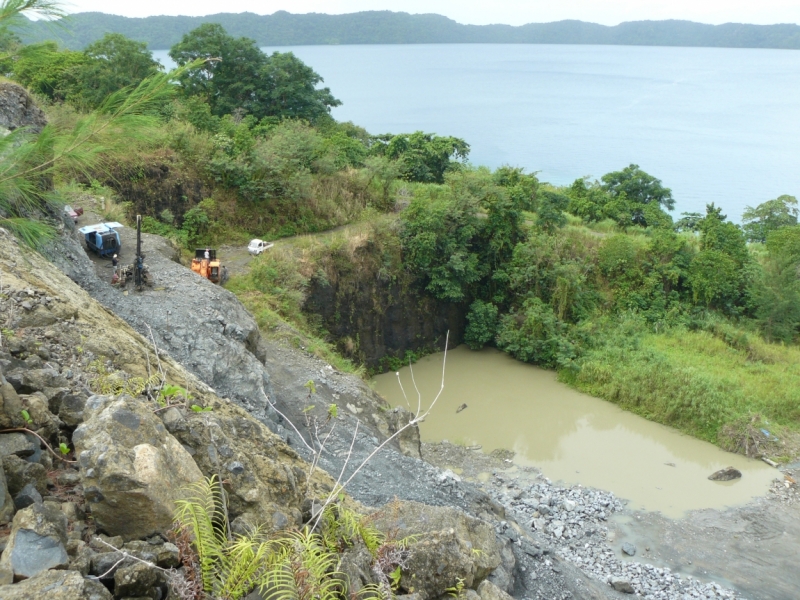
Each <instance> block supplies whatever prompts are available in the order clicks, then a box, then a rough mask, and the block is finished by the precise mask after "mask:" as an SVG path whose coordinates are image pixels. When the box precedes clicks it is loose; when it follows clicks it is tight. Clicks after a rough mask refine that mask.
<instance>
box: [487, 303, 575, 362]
mask: <svg viewBox="0 0 800 600" xmlns="http://www.w3.org/2000/svg"><path fill="white" fill-rule="evenodd" d="M565 329H566V328H565V326H564V324H563V323H562V322H561V321H559V320H558V318H557V317H556V315H555V313H554V312H553V309H552V308H551V307H550V306H549V305H547V304H545V303H544V302H542V301H541V300H540V299H539V298H530V299H528V300H526V301H525V303H524V304H523V306H522V309H521V310H520V311H518V312H516V313H511V314H509V315H505V316H503V317H502V318H501V319H500V327H499V330H498V332H497V347H498V348H500V349H501V350H503V351H504V352H508V353H509V354H511V355H512V356H513V357H514V358H516V359H518V360H521V361H524V362H531V363H535V364H538V365H541V366H543V367H555V366H556V365H558V363H559V358H561V356H560V355H561V353H562V351H564V352H565V353H571V351H572V344H570V343H569V341H568V340H567V339H566V337H565Z"/></svg>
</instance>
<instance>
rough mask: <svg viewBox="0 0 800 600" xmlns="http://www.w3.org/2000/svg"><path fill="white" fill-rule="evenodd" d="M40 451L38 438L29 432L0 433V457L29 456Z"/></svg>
mask: <svg viewBox="0 0 800 600" xmlns="http://www.w3.org/2000/svg"><path fill="white" fill-rule="evenodd" d="M39 451H40V447H39V440H38V439H37V438H36V436H34V435H33V434H29V433H20V432H14V433H2V434H0V457H3V456H10V455H12V454H13V455H15V456H19V457H20V458H30V457H32V456H34V455H35V454H36V453H37V452H39Z"/></svg>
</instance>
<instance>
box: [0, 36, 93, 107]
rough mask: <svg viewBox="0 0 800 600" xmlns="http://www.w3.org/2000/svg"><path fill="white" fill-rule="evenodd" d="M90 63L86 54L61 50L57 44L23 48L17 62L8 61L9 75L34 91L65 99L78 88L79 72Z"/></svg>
mask: <svg viewBox="0 0 800 600" xmlns="http://www.w3.org/2000/svg"><path fill="white" fill-rule="evenodd" d="M86 61H87V58H86V55H85V54H84V53H83V52H74V51H72V50H60V49H59V48H58V45H57V44H56V43H55V42H44V43H42V44H34V45H30V46H23V47H21V48H20V49H19V51H18V52H17V54H16V56H14V57H13V59H11V58H8V59H6V60H5V61H3V62H4V65H3V68H4V70H5V71H6V72H10V73H11V75H12V76H13V77H14V79H16V80H17V81H19V82H20V83H21V84H22V85H24V86H25V87H27V88H28V89H29V90H31V91H32V92H34V93H36V94H39V95H41V96H45V97H47V98H50V99H51V100H57V101H58V100H64V99H65V98H66V97H67V96H68V95H69V94H70V93H72V90H73V89H74V87H75V85H76V83H77V79H76V77H75V73H76V70H77V69H79V68H80V67H81V66H82V65H84V64H85V63H86Z"/></svg>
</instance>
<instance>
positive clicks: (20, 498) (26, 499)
mask: <svg viewBox="0 0 800 600" xmlns="http://www.w3.org/2000/svg"><path fill="white" fill-rule="evenodd" d="M41 503H42V495H41V494H40V493H39V492H38V491H37V490H36V487H35V486H34V485H33V484H32V483H29V484H28V485H26V486H25V487H24V488H22V489H21V490H20V491H19V493H18V494H17V495H16V496H14V507H15V508H16V509H17V510H22V509H23V508H28V507H29V506H30V505H31V504H41Z"/></svg>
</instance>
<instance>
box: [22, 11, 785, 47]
mask: <svg viewBox="0 0 800 600" xmlns="http://www.w3.org/2000/svg"><path fill="white" fill-rule="evenodd" d="M207 22H214V23H220V24H221V25H223V26H224V27H225V29H226V30H227V31H228V32H229V33H230V34H232V35H235V36H246V37H249V38H252V39H254V40H256V42H258V44H259V45H261V46H293V45H315V44H454V43H494V44H504V43H505V44H618V45H636V46H716V47H728V48H790V49H800V26H798V25H796V24H783V25H746V24H737V23H726V24H724V25H704V24H701V23H693V22H691V21H634V22H629V23H621V24H620V25H616V26H614V27H608V26H605V25H597V24H595V23H585V22H583V21H558V22H555V23H529V24H528V25H522V26H519V27H514V26H511V25H461V24H459V23H456V22H455V21H453V20H451V19H448V18H447V17H443V16H441V15H433V14H427V15H410V14H408V13H401V12H390V11H368V12H359V13H352V14H346V15H324V14H316V13H314V14H305V15H295V14H290V13H288V12H285V11H279V12H276V13H275V14H273V15H255V14H253V13H240V14H232V13H221V14H217V15H208V16H204V17H181V16H178V17H168V16H158V17H147V18H137V19H134V18H127V17H119V16H115V15H107V14H104V13H97V12H87V13H78V14H76V15H72V16H71V17H70V18H69V23H68V26H67V27H64V28H60V27H56V28H54V27H53V25H52V24H46V23H43V22H41V21H38V22H33V23H31V24H30V27H29V28H28V29H27V30H26V32H25V35H24V36H23V37H24V39H25V41H26V42H34V41H39V40H45V39H52V38H53V37H57V38H59V39H60V40H61V41H62V42H63V44H64V45H65V46H67V47H69V48H73V49H83V48H84V47H85V46H87V45H88V44H91V43H92V42H94V41H96V40H98V39H100V38H101V37H103V34H105V33H107V32H115V33H122V34H124V35H126V36H128V37H130V38H133V39H135V40H138V41H142V42H146V43H147V44H148V45H149V47H150V48H151V49H165V48H169V47H171V46H172V45H173V44H175V43H176V42H178V41H180V39H181V36H182V35H183V34H184V33H187V32H189V31H191V30H192V29H194V28H195V27H198V26H199V25H201V24H202V23H207Z"/></svg>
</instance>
